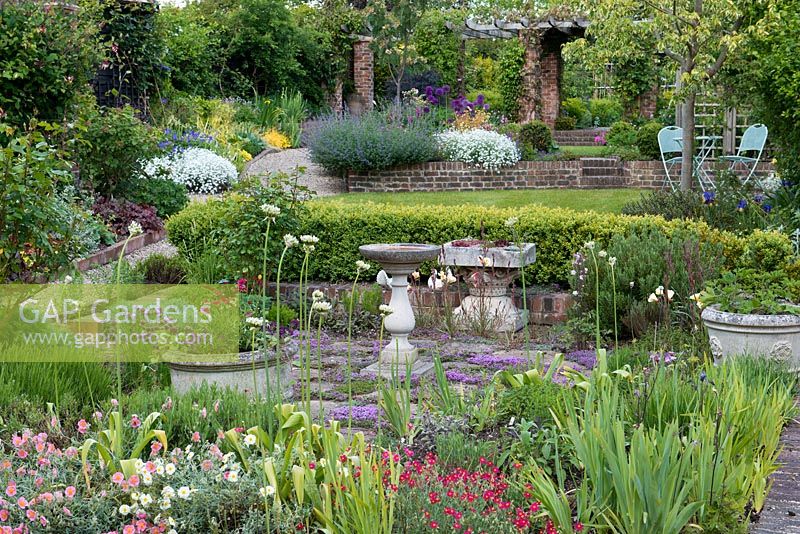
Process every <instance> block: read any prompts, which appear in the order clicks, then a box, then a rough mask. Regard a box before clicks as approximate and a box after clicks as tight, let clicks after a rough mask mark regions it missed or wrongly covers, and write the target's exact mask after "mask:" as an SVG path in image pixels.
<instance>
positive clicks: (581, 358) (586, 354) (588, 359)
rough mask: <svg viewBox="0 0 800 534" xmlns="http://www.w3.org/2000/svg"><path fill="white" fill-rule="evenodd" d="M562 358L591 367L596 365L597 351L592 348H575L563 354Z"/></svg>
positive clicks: (587, 367)
mask: <svg viewBox="0 0 800 534" xmlns="http://www.w3.org/2000/svg"><path fill="white" fill-rule="evenodd" d="M564 359H565V360H567V361H570V362H575V363H577V364H579V365H581V366H582V367H585V368H586V369H593V368H594V366H595V365H597V353H596V352H595V351H593V350H576V351H573V352H569V353H567V354H566V355H565V356H564Z"/></svg>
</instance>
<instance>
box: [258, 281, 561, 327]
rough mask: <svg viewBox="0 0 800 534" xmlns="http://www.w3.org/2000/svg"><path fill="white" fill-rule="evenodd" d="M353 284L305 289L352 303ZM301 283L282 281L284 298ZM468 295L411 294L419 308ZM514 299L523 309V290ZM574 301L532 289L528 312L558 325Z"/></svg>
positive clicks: (387, 294)
mask: <svg viewBox="0 0 800 534" xmlns="http://www.w3.org/2000/svg"><path fill="white" fill-rule="evenodd" d="M371 287H372V284H359V287H358V289H359V290H360V291H364V290H366V289H369V288H371ZM352 288H353V286H352V284H324V283H318V282H311V283H309V284H308V286H306V287H305V288H304V291H305V292H306V294H307V295H311V293H313V292H314V291H315V290H317V289H318V290H320V291H322V293H323V294H324V295H325V298H327V299H328V300H330V301H333V302H339V303H342V302H348V301H347V300H346V299H349V294H350V291H351V290H352ZM299 289H300V288H299V286H298V285H297V284H286V283H283V284H281V295H282V297H281V298H283V299H287V300H292V299H295V298H297V293H298V291H299ZM267 293H268V294H269V295H272V296H274V295H275V286H274V285H272V286H269V287H268V288H267ZM467 294H468V292H467V290H466V288H465V287H464V286H462V285H459V286H458V287H455V286H453V287H451V288H450V289H449V290H448V291H447V292H444V291H441V290H439V291H434V290H432V289H430V288H429V287H428V286H427V285H425V284H422V285H421V286H419V287H417V288H414V290H413V291H412V292H411V293H410V294H409V298H410V300H411V304H412V306H414V307H415V308H418V307H422V308H437V307H438V308H442V309H444V308H445V304H446V305H447V308H449V309H453V308H457V307H458V306H459V305H460V304H461V299H462V298H463V297H466V296H467ZM391 296H392V292H391V291H389V290H386V289H385V290H384V291H383V302H384V303H385V304H388V303H389V300H390V299H391ZM514 301H515V304H516V305H517V307H518V308H519V309H520V310H521V309H523V302H522V291H521V290H520V289H519V288H517V289H516V290H515V291H514ZM572 303H573V298H572V295H571V294H570V293H567V292H562V291H553V292H547V293H541V292H533V291H529V292H528V303H527V304H528V312H529V314H530V322H531V324H540V325H554V324H560V323H564V322H566V320H567V310H569V307H570V306H571V305H572Z"/></svg>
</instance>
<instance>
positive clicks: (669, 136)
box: [658, 126, 683, 191]
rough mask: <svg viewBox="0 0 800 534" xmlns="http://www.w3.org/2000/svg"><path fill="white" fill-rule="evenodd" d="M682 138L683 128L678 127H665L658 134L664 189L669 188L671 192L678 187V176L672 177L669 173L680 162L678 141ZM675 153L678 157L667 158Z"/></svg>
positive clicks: (681, 152)
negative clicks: (664, 174)
mask: <svg viewBox="0 0 800 534" xmlns="http://www.w3.org/2000/svg"><path fill="white" fill-rule="evenodd" d="M682 137H683V128H679V127H678V126H666V127H664V128H661V130H659V132H658V149H659V150H660V151H661V162H662V163H663V164H664V173H666V176H665V177H664V187H667V186H670V187H671V188H672V190H673V191H675V190H676V189H677V187H678V186H679V185H680V176H674V175H673V174H670V172H671V171H672V169H673V168H674V167H675V165H678V164H679V163H680V162H681V161H682V156H681V155H680V154H683V146H682V145H681V141H680V140H681V138H682ZM676 152H677V153H678V154H679V155H678V156H669V155H670V154H675V153H676ZM668 156H669V157H668ZM676 178H677V180H676Z"/></svg>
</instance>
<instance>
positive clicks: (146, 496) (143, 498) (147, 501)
mask: <svg viewBox="0 0 800 534" xmlns="http://www.w3.org/2000/svg"><path fill="white" fill-rule="evenodd" d="M152 502H153V498H152V497H151V496H150V494H149V493H145V494H144V495H142V496H141V498H140V499H139V504H141V505H142V506H143V507H144V508H147V507H148V506H149V505H150V504H151V503H152Z"/></svg>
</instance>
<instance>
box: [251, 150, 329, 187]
mask: <svg viewBox="0 0 800 534" xmlns="http://www.w3.org/2000/svg"><path fill="white" fill-rule="evenodd" d="M297 167H305V168H306V172H305V174H303V175H302V176H301V177H300V180H299V183H300V185H304V186H306V187H308V188H309V189H311V190H312V191H314V192H316V193H317V195H319V196H329V195H336V194H339V193H344V192H345V185H344V180H342V179H341V178H339V177H336V176H333V175H331V174H328V172H327V171H326V170H325V169H323V168H322V167H320V166H319V165H316V164H314V163H312V162H311V155H310V154H309V151H308V149H307V148H290V149H286V150H281V151H278V152H272V153H269V154H261V155H260V156H258V157H256V158H255V159H254V160H253V161H251V162H250V164H249V165H248V167H247V169H246V170H245V172H246V173H247V174H248V175H259V174H268V173H271V172H276V171H283V172H290V171H293V170H294V169H296V168H297Z"/></svg>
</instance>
